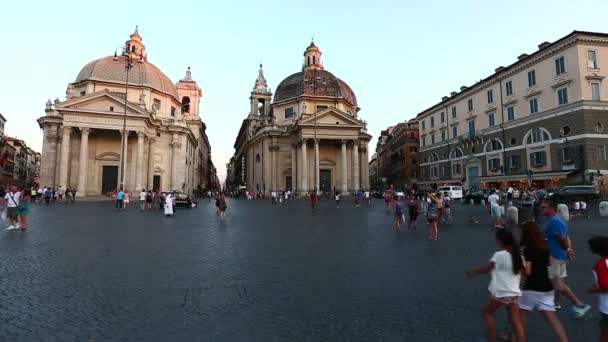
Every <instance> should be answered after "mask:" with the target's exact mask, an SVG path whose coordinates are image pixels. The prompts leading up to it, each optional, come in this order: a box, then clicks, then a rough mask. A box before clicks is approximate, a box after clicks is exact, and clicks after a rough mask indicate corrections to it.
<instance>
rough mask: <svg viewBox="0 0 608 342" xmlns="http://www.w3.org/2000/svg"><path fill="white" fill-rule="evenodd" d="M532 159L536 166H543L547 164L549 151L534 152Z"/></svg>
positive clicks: (531, 154) (533, 164)
mask: <svg viewBox="0 0 608 342" xmlns="http://www.w3.org/2000/svg"><path fill="white" fill-rule="evenodd" d="M530 161H531V164H532V166H534V167H543V166H545V165H546V164H547V153H546V152H545V151H538V152H532V153H530Z"/></svg>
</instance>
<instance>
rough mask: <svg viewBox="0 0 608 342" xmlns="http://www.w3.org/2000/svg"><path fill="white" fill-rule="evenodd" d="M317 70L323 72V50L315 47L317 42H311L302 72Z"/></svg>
mask: <svg viewBox="0 0 608 342" xmlns="http://www.w3.org/2000/svg"><path fill="white" fill-rule="evenodd" d="M306 69H316V70H323V63H321V50H319V48H318V47H317V46H316V45H315V42H314V41H312V42H310V45H308V47H307V48H306V51H304V67H303V68H302V70H306Z"/></svg>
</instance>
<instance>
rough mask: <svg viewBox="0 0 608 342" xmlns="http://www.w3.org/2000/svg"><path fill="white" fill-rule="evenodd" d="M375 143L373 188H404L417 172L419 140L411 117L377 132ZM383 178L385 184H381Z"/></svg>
mask: <svg viewBox="0 0 608 342" xmlns="http://www.w3.org/2000/svg"><path fill="white" fill-rule="evenodd" d="M380 137H381V138H380V139H378V143H377V144H376V153H375V154H374V155H375V156H377V160H376V163H377V165H375V166H376V168H377V170H375V172H376V174H375V175H374V176H375V177H376V179H380V182H378V181H377V180H376V182H375V183H376V184H375V188H377V189H384V188H385V187H392V188H394V189H406V188H409V187H411V186H412V185H413V184H416V182H417V180H418V176H419V174H420V153H419V152H420V151H419V148H420V143H419V135H418V122H416V120H415V119H412V120H409V121H407V122H402V123H399V124H397V125H395V126H391V127H389V128H387V129H385V130H383V131H382V132H380ZM384 180H386V184H384Z"/></svg>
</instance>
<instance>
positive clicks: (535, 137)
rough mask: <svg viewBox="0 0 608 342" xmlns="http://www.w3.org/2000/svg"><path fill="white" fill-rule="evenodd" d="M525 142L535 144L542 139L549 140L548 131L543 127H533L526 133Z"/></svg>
mask: <svg viewBox="0 0 608 342" xmlns="http://www.w3.org/2000/svg"><path fill="white" fill-rule="evenodd" d="M526 136H527V138H526V144H537V143H541V142H543V141H547V140H551V136H550V135H549V132H547V130H546V129H544V128H535V129H533V130H531V131H529V132H528V133H527V134H526Z"/></svg>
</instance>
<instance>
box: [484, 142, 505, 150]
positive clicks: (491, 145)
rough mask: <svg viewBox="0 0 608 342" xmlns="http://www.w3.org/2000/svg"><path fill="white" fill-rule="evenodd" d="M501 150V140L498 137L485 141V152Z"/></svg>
mask: <svg viewBox="0 0 608 342" xmlns="http://www.w3.org/2000/svg"><path fill="white" fill-rule="evenodd" d="M500 150H502V142H501V141H500V140H498V139H492V140H490V141H488V142H487V143H486V152H492V151H500Z"/></svg>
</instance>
